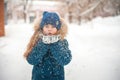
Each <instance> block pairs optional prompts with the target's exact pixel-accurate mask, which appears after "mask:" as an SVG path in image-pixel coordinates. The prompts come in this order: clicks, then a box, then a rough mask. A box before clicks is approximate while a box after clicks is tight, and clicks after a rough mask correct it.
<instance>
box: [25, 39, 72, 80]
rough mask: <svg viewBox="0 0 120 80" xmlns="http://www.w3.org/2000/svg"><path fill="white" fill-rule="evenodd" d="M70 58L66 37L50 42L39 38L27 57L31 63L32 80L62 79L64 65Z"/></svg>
mask: <svg viewBox="0 0 120 80" xmlns="http://www.w3.org/2000/svg"><path fill="white" fill-rule="evenodd" d="M71 58H72V56H71V51H70V50H69V48H68V42H67V40H66V39H64V40H59V41H58V42H55V43H52V44H44V43H43V42H42V41H41V40H39V41H38V43H37V44H36V45H35V47H34V48H33V49H32V51H31V52H30V54H29V55H28V57H27V61H28V63H29V64H31V65H33V70H32V80H64V66H65V65H67V64H68V63H69V62H70V61H71Z"/></svg>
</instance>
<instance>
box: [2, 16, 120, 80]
mask: <svg viewBox="0 0 120 80" xmlns="http://www.w3.org/2000/svg"><path fill="white" fill-rule="evenodd" d="M5 31H6V36H5V37H0V80H30V79H31V70H32V66H31V65H29V64H28V63H27V62H26V60H25V59H24V58H23V53H24V50H25V48H26V45H27V43H28V41H29V39H30V37H31V35H32V33H33V28H32V25H31V24H22V23H19V24H9V25H6V26H5ZM67 39H68V41H69V47H70V49H71V51H72V56H73V57H72V61H71V62H70V64H68V65H66V66H65V77H66V80H120V42H119V41H120V16H117V17H108V18H100V17H98V18H96V19H94V20H92V21H91V22H88V23H82V24H81V25H76V24H69V33H68V36H67Z"/></svg>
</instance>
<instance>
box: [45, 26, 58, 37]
mask: <svg viewBox="0 0 120 80" xmlns="http://www.w3.org/2000/svg"><path fill="white" fill-rule="evenodd" d="M56 33H57V29H56V27H54V26H53V25H51V24H48V25H45V26H44V27H43V34H45V35H55V34H56Z"/></svg>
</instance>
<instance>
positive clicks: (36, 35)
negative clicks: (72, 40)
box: [24, 18, 68, 58]
mask: <svg viewBox="0 0 120 80" xmlns="http://www.w3.org/2000/svg"><path fill="white" fill-rule="evenodd" d="M41 19H42V18H37V19H35V21H34V33H33V35H32V37H31V39H30V42H29V43H28V45H27V49H26V51H25V52H24V57H25V58H27V57H28V55H29V54H30V52H31V50H32V48H33V47H34V46H35V44H36V43H37V41H38V39H39V38H40V34H42V30H41V28H40V25H39V24H40V22H41ZM60 21H61V24H62V25H61V28H60V30H58V34H60V36H61V39H62V40H63V39H64V37H65V36H66V34H67V30H68V29H67V25H66V23H65V21H64V19H62V18H60Z"/></svg>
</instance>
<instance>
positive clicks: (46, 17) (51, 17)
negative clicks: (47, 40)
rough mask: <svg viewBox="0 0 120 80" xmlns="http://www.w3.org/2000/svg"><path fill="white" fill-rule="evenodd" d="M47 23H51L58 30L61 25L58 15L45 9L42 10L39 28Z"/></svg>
mask: <svg viewBox="0 0 120 80" xmlns="http://www.w3.org/2000/svg"><path fill="white" fill-rule="evenodd" d="M47 24H51V25H53V26H54V27H56V28H57V30H59V29H60V27H61V22H60V18H59V16H58V15H57V14H56V13H54V12H47V11H45V12H43V18H42V21H41V23H40V28H43V27H44V26H45V25H47Z"/></svg>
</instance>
